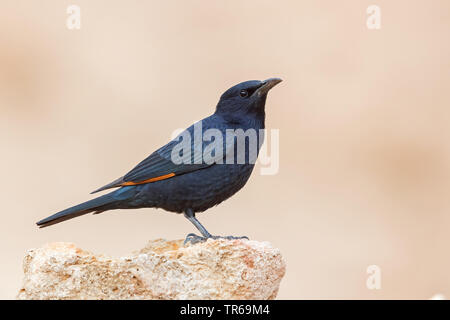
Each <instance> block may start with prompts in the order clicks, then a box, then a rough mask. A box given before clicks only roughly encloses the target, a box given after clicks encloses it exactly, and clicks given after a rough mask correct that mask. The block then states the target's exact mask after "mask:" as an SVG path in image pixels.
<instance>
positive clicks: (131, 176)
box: [92, 118, 230, 193]
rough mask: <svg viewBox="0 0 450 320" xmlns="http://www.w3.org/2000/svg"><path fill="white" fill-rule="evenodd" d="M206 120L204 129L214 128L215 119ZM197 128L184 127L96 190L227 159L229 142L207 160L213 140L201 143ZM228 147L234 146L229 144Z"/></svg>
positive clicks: (163, 176)
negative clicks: (185, 145)
mask: <svg viewBox="0 0 450 320" xmlns="http://www.w3.org/2000/svg"><path fill="white" fill-rule="evenodd" d="M207 119H208V118H207ZM207 119H205V120H207ZM205 120H203V130H205V129H208V128H211V126H212V125H214V122H212V123H211V121H205ZM208 124H209V125H208ZM193 132H194V125H192V126H191V127H189V128H188V129H186V130H184V131H183V132H182V133H180V134H179V135H178V136H177V137H176V138H175V139H174V140H172V141H170V142H169V143H168V144H166V145H165V146H163V147H161V148H160V149H158V150H156V151H155V152H153V153H152V154H151V155H150V156H148V157H147V158H146V159H144V160H143V161H142V162H140V163H139V164H138V165H137V166H136V167H134V168H133V169H132V170H131V171H130V172H128V173H127V174H126V175H125V176H123V177H121V178H119V179H117V180H115V181H113V182H111V183H109V184H107V185H105V186H103V187H101V188H100V189H98V190H95V191H94V192H92V193H95V192H99V191H102V190H105V189H109V188H115V187H121V186H130V185H138V184H144V183H151V182H155V181H160V180H165V179H169V178H172V177H174V176H176V175H181V174H185V173H188V172H192V171H196V170H200V169H204V168H207V167H209V166H212V165H214V164H215V163H216V162H217V161H218V160H220V158H221V159H225V157H226V154H227V153H228V151H229V150H227V146H228V144H226V143H225V144H224V145H223V148H224V149H223V152H222V153H217V154H214V155H213V156H212V157H210V158H209V159H208V160H207V161H205V159H203V153H202V152H203V150H205V147H206V146H207V145H208V144H209V143H211V142H210V141H206V142H205V141H203V139H202V140H201V143H195V141H194V133H193ZM186 134H187V135H189V137H190V152H186V153H184V152H181V151H180V141H181V139H182V137H185V136H186ZM228 149H230V148H229V147H228ZM173 153H174V154H176V155H177V160H176V161H173V160H174V159H173Z"/></svg>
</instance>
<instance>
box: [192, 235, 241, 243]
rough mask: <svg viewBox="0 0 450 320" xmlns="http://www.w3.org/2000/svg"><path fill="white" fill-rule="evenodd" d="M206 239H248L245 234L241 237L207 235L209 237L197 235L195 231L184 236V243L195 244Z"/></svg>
mask: <svg viewBox="0 0 450 320" xmlns="http://www.w3.org/2000/svg"><path fill="white" fill-rule="evenodd" d="M208 239H214V240H216V239H226V240H238V239H247V240H249V238H248V237H247V236H242V237H235V236H209V237H202V236H198V235H196V234H195V233H189V234H188V235H187V236H186V239H185V240H184V245H186V244H187V243H191V244H197V243H200V242H205V241H206V240H208Z"/></svg>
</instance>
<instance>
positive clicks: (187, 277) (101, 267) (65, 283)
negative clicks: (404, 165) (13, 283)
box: [17, 239, 285, 299]
mask: <svg viewBox="0 0 450 320" xmlns="http://www.w3.org/2000/svg"><path fill="white" fill-rule="evenodd" d="M23 268H24V273H25V278H24V281H23V287H22V289H20V291H19V294H18V296H17V298H18V299H274V298H275V297H276V295H277V292H278V287H279V284H280V281H281V279H282V278H283V276H284V273H285V263H284V261H283V259H282V257H281V254H280V251H279V250H278V249H275V248H273V247H272V246H271V245H270V244H269V243H268V242H258V241H249V240H241V239H239V240H222V239H220V240H208V241H207V242H204V243H199V244H195V245H187V246H184V245H183V241H182V240H175V241H166V240H154V241H150V242H149V243H148V244H147V245H146V246H145V248H143V249H141V250H140V251H138V252H136V253H133V254H132V255H130V256H128V257H122V258H112V257H108V256H104V255H94V254H92V253H90V252H87V251H84V250H82V249H79V248H77V247H76V246H75V245H74V244H71V243H62V242H59V243H51V244H48V245H46V246H44V247H42V248H39V249H31V250H29V251H28V252H27V254H26V256H25V258H24V263H23Z"/></svg>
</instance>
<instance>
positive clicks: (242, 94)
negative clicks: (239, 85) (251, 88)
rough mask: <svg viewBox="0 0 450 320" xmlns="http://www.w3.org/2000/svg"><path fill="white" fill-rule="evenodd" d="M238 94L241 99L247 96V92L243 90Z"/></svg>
mask: <svg viewBox="0 0 450 320" xmlns="http://www.w3.org/2000/svg"><path fill="white" fill-rule="evenodd" d="M239 94H240V95H241V97H242V98H245V97H246V96H248V92H247V90H245V89H242V90H241V92H239Z"/></svg>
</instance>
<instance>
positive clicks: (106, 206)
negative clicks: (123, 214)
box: [36, 186, 135, 228]
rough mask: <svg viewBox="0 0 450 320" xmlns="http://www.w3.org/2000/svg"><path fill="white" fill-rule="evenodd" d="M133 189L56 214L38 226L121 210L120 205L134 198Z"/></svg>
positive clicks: (111, 194)
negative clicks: (85, 215)
mask: <svg viewBox="0 0 450 320" xmlns="http://www.w3.org/2000/svg"><path fill="white" fill-rule="evenodd" d="M133 189H134V188H133V187H131V186H130V187H124V188H120V189H118V190H115V191H113V192H111V193H108V194H105V195H103V196H100V197H98V198H95V199H92V200H89V201H86V202H83V203H81V204H78V205H76V206H73V207H71V208H68V209H65V210H63V211H60V212H58V213H55V214H54V215H51V216H49V217H47V218H45V219H42V220H41V221H38V222H37V223H36V224H37V225H38V226H39V227H40V228H44V227H48V226H51V225H52V224H56V223H59V222H62V221H66V220H69V219H72V218H76V217H79V216H81V215H83V214H87V213H89V212H94V213H100V212H103V211H106V210H111V209H118V208H120V204H122V203H123V201H126V200H128V199H130V198H132V197H133V195H134V193H135V192H134V190H133Z"/></svg>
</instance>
